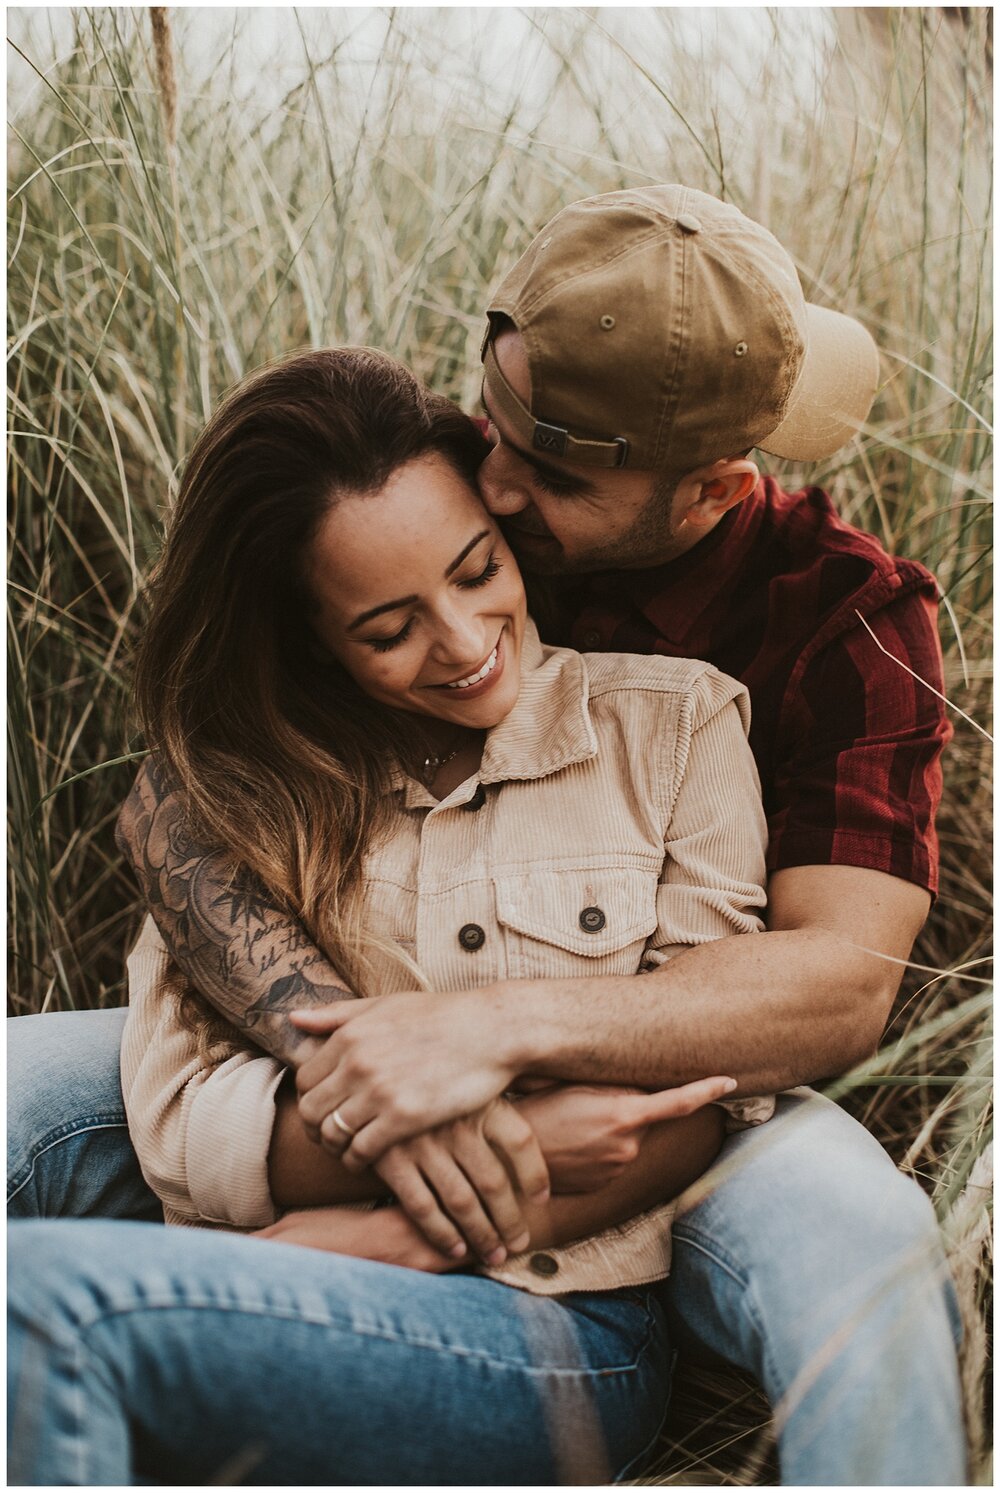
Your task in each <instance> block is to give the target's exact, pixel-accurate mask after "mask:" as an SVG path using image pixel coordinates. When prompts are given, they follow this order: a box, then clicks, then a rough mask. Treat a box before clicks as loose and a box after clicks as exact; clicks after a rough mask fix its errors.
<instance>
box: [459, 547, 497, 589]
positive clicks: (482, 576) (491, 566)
mask: <svg viewBox="0 0 1000 1493" xmlns="http://www.w3.org/2000/svg"><path fill="white" fill-rule="evenodd" d="M502 569H503V566H502V565H501V564H500V561H499V560H497V559H496V558H495V556H494V555H492V554H491V555H490V558H489V559H488V560H487V562H486V564H485V566H484V568H483V569H482V570H481V571H480V572H479V574H478V575H470V576H469V578H468V580H464V581H459V583H458V584H459V585H460V586H461V588H462V590H463V591H474V590H475V589H476V587H477V586H485V585H486V583H487V582H488V581H491V580H492V579H493V577H494V576H495V575H499V574H500V572H501V570H502Z"/></svg>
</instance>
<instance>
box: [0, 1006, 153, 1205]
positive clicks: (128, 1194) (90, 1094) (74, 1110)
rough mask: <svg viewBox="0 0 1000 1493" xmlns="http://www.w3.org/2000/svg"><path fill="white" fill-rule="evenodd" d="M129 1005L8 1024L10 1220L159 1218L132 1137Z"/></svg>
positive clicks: (26, 1018) (21, 1018) (25, 1018)
mask: <svg viewBox="0 0 1000 1493" xmlns="http://www.w3.org/2000/svg"><path fill="white" fill-rule="evenodd" d="M125 1014H126V1013H125V1010H124V1009H114V1010H107V1011H68V1012H55V1013H51V1014H47V1015H44V1016H18V1017H13V1018H11V1019H10V1020H9V1021H8V1022H7V1104H8V1114H7V1196H8V1213H9V1216H11V1217H13V1218H44V1217H49V1218H54V1217H75V1218H79V1217H85V1216H90V1215H99V1216H103V1217H112V1218H157V1217H160V1216H162V1214H161V1212H160V1209H159V1205H158V1204H157V1202H156V1199H155V1197H154V1196H153V1194H152V1193H151V1191H150V1190H149V1188H148V1187H147V1185H146V1183H145V1181H144V1180H143V1177H142V1173H141V1171H140V1169H139V1164H138V1161H137V1159H136V1155H135V1152H134V1151H133V1149H132V1145H131V1142H130V1140H129V1136H128V1124H127V1120H126V1116H125V1105H124V1102H123V1099H122V1092H121V1080H120V1077H119V1049H120V1046H121V1034H122V1029H123V1027H124V1023H125Z"/></svg>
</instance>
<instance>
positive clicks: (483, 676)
mask: <svg viewBox="0 0 1000 1493" xmlns="http://www.w3.org/2000/svg"><path fill="white" fill-rule="evenodd" d="M503 637H504V635H503V633H501V634H500V636H499V637H498V638H497V641H496V645H495V647H494V648H493V651H492V653H491V654H490V656H489V658H488V659H487V660H486V662H485V663H484V664H483V665H482V666H481V667H480V668H478V669H476V670H474V671H473V672H472V673H471V674H466V675H465V676H464V677H463V678H461V679H449V680H446V681H445V683H444V684H432V685H429V686H428V688H429V689H446V690H461V692H462V694H463V695H464V696H465V701H466V702H468V701H469V700H472V699H478V698H479V696H480V695H485V694H486V692H487V690H490V689H492V688H493V687H494V686H495V685H496V684H498V683H499V681H500V680H501V679H502V677H503V666H504V648H503Z"/></svg>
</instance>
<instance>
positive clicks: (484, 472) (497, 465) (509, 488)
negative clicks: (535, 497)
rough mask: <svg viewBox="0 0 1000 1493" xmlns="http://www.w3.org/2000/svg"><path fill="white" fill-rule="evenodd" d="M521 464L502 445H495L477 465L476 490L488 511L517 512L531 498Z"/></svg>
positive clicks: (495, 512)
mask: <svg viewBox="0 0 1000 1493" xmlns="http://www.w3.org/2000/svg"><path fill="white" fill-rule="evenodd" d="M521 465H522V463H519V462H516V461H514V460H512V459H511V458H510V456H509V455H508V454H507V452H506V451H504V449H503V446H502V445H496V446H494V447H493V450H492V451H491V452H490V454H489V456H487V458H486V460H485V461H484V462H483V463H482V465H481V466H480V468H479V476H478V482H479V492H480V496H481V497H482V500H483V502H484V503H485V504H486V507H487V508H488V509H489V511H490V513H493V514H496V516H497V517H498V518H505V517H506V516H507V515H508V514H511V513H520V512H521V509H522V508H527V506H528V504H529V502H530V501H531V493H530V492H529V491H528V487H527V485H526V482H525V473H524V472H523V471H519V470H518V467H519V466H521Z"/></svg>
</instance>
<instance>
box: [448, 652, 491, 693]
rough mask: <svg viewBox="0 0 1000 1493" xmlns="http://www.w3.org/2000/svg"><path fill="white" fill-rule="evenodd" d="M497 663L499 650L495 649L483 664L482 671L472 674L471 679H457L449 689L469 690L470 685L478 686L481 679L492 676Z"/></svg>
mask: <svg viewBox="0 0 1000 1493" xmlns="http://www.w3.org/2000/svg"><path fill="white" fill-rule="evenodd" d="M496 663H497V649H496V648H494V650H493V652H492V653H491V654H490V656H489V658H488V659H487V660H486V662H485V663H484V664H483V667H482V668H481V669H479V670H478V672H477V673H475V674H470V675H469V677H468V679H456V680H455V683H454V684H449V685H448V688H449V689H468V688H469V686H470V685H473V684H478V683H479V681H480V679H485V678H486V676H487V674H492V672H493V670H494V669H495V668H496Z"/></svg>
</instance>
